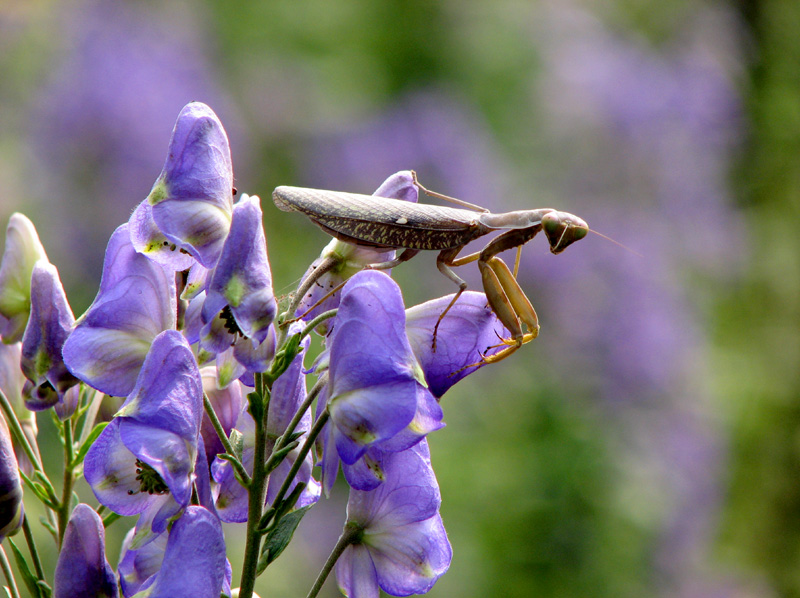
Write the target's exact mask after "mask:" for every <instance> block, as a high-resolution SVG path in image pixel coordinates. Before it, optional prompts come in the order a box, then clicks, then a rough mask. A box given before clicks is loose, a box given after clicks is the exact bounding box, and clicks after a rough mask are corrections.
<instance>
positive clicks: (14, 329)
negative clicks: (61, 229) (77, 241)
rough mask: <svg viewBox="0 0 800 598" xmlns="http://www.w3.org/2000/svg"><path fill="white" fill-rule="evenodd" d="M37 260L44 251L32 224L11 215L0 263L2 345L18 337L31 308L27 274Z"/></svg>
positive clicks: (29, 274) (0, 328) (29, 284)
mask: <svg viewBox="0 0 800 598" xmlns="http://www.w3.org/2000/svg"><path fill="white" fill-rule="evenodd" d="M39 260H44V261H47V254H46V253H45V252H44V247H42V243H41V241H39V235H38V234H37V233H36V228H34V226H33V223H32V222H31V221H30V220H28V218H27V216H24V215H22V214H20V213H18V212H16V213H14V214H11V218H9V219H8V228H7V229H6V245H5V249H4V250H3V260H2V261H1V262H0V338H1V339H2V340H3V342H4V343H6V344H10V343H15V342H17V341H19V340H22V335H23V333H24V332H25V325H26V324H27V322H28V314H29V312H30V309H31V273H32V272H33V266H34V264H36V262H37V261H39Z"/></svg>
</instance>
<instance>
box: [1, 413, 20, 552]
mask: <svg viewBox="0 0 800 598" xmlns="http://www.w3.org/2000/svg"><path fill="white" fill-rule="evenodd" d="M23 516H24V509H23V504H22V482H21V481H20V476H19V469H18V466H17V458H16V457H15V456H14V447H13V445H12V444H11V433H10V432H9V431H8V425H6V421H5V419H4V418H3V417H2V416H0V542H2V541H3V539H4V538H5V537H6V536H10V535H11V534H13V533H14V532H15V531H17V529H18V528H19V526H20V525H22V517H23Z"/></svg>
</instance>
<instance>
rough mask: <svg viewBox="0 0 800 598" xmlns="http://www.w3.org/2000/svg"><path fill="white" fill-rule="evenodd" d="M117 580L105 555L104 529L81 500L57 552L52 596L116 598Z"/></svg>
mask: <svg viewBox="0 0 800 598" xmlns="http://www.w3.org/2000/svg"><path fill="white" fill-rule="evenodd" d="M118 595H119V592H118V590H117V580H116V575H115V574H114V571H113V570H112V569H111V565H110V564H109V563H108V561H107V560H106V555H105V529H104V528H103V521H102V520H101V519H100V516H99V515H98V514H97V513H95V512H94V510H93V509H92V508H91V507H90V506H89V505H85V504H83V503H81V504H79V505H78V506H77V507H75V509H74V510H73V511H72V515H71V516H70V518H69V523H67V529H66V531H65V532H64V542H63V544H62V546H61V552H60V553H59V555H58V563H57V564H56V571H55V578H54V581H53V598H75V597H76V596H92V597H95V596H96V597H98V598H100V597H107V598H112V597H113V598H116V596H118Z"/></svg>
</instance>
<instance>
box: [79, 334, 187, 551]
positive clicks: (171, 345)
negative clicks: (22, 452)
mask: <svg viewBox="0 0 800 598" xmlns="http://www.w3.org/2000/svg"><path fill="white" fill-rule="evenodd" d="M202 415H203V386H202V381H201V378H200V371H199V369H198V368H197V363H196V362H195V359H194V356H193V355H192V352H191V349H190V348H189V345H188V344H187V343H186V340H185V339H184V338H183V336H181V334H180V333H179V332H177V331H175V330H167V331H165V332H163V333H161V334H160V335H158V336H157V337H156V339H155V340H154V341H153V346H152V348H151V349H150V352H149V353H148V354H147V358H146V359H145V362H144V365H143V366H142V371H141V374H140V375H139V378H138V379H137V381H136V386H135V388H134V389H133V391H132V392H131V394H130V396H128V398H127V399H126V401H125V403H124V404H123V406H122V408H121V409H120V410H119V412H118V413H117V415H116V417H115V418H114V419H113V420H112V421H111V423H110V424H109V425H108V426H107V427H106V429H105V430H103V432H102V433H101V434H100V436H99V437H98V438H97V440H96V441H95V442H94V444H93V445H92V447H91V448H90V449H89V452H88V453H87V454H86V460H85V477H86V481H87V482H88V483H89V485H90V486H91V487H92V490H93V491H94V493H95V496H97V499H98V500H99V501H100V502H101V503H102V504H104V505H106V506H107V507H108V508H110V509H111V510H112V511H114V512H116V513H119V514H120V515H136V514H140V515H141V516H140V518H139V521H138V522H137V524H136V530H137V531H136V536H135V538H134V541H133V547H134V548H138V547H140V546H143V545H144V544H146V543H147V542H149V541H150V540H152V539H153V537H154V536H155V535H157V534H159V533H161V532H163V531H164V530H165V529H166V526H167V522H168V520H169V519H170V518H172V517H174V516H176V515H177V514H178V513H180V511H181V510H182V509H184V508H185V507H186V506H187V505H188V504H189V499H190V498H191V494H192V483H193V481H194V466H195V460H196V458H197V453H198V437H199V435H200V423H201V420H202Z"/></svg>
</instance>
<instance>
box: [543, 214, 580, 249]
mask: <svg viewBox="0 0 800 598" xmlns="http://www.w3.org/2000/svg"><path fill="white" fill-rule="evenodd" d="M542 229H544V234H545V235H547V241H548V242H549V243H550V251H551V252H552V253H561V252H562V251H564V250H565V249H566V248H567V247H569V246H570V245H572V244H573V243H574V242H575V241H580V240H581V239H583V238H584V237H585V236H586V233H588V232H589V226H588V225H587V224H586V222H584V221H583V220H581V219H580V218H578V217H577V216H573V215H572V214H568V213H567V212H556V211H553V212H549V213H547V214H545V215H544V216H543V217H542Z"/></svg>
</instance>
